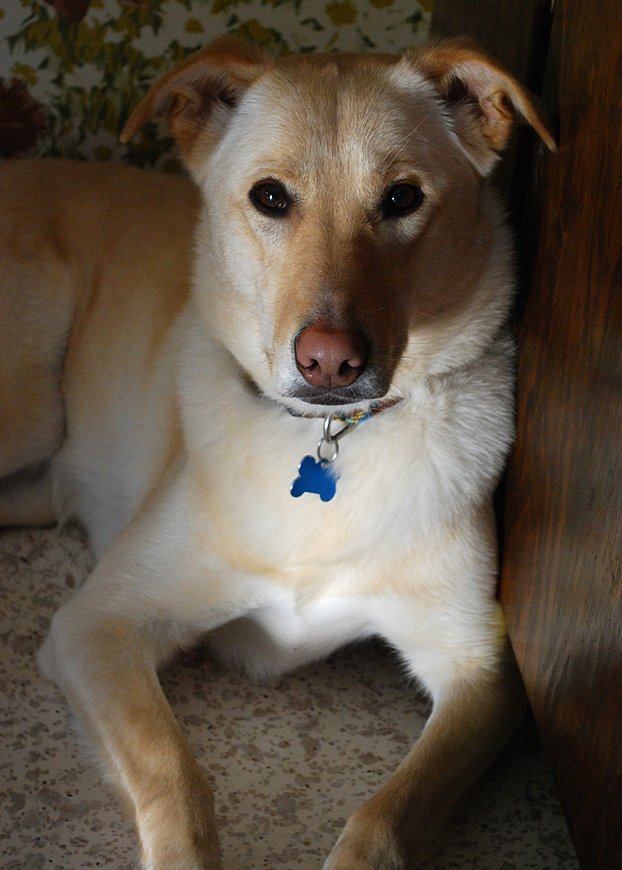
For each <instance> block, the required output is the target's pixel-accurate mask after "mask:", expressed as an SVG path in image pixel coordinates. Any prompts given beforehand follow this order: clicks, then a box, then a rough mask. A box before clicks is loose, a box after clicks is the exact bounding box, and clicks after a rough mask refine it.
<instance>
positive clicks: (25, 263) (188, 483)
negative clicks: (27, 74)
mask: <svg viewBox="0 0 622 870" xmlns="http://www.w3.org/2000/svg"><path fill="white" fill-rule="evenodd" d="M161 113H165V114H166V115H167V116H168V120H169V124H170V127H171V130H172V132H173V134H174V136H175V137H176V139H177V141H178V143H179V146H180V148H181V151H182V154H183V156H184V159H185V162H186V164H187V166H188V168H189V170H190V172H191V173H192V175H193V177H194V180H195V182H196V187H198V190H199V192H200V194H199V193H198V192H197V190H196V187H195V186H194V185H193V184H191V183H190V182H189V181H186V180H184V179H181V178H173V177H164V176H160V175H157V174H152V173H147V172H143V171H140V170H135V169H129V168H122V167H113V166H98V165H74V164H71V163H66V162H63V161H41V162H36V161H32V162H28V161H26V162H15V163H7V164H5V165H3V166H2V167H1V169H0V191H1V205H0V207H1V220H0V252H1V259H2V264H3V268H2V278H1V279H0V280H1V282H2V287H1V295H0V306H1V307H0V315H1V316H0V347H2V367H1V369H0V401H1V411H0V475H2V476H3V479H2V481H1V483H0V522H3V523H8V524H11V523H12V524H25V523H45V522H50V521H54V520H63V519H65V518H67V517H75V518H77V519H78V520H80V521H81V522H82V523H83V524H84V525H85V526H86V528H87V529H88V531H89V534H90V537H91V540H92V543H93V546H94V549H95V551H96V553H97V555H98V556H99V557H100V560H99V564H98V566H97V568H96V569H95V571H94V573H93V575H92V576H91V577H90V579H89V580H88V581H87V582H86V584H85V586H84V587H83V588H82V589H81V590H80V591H79V592H78V593H77V594H76V595H74V597H73V598H72V599H71V600H70V601H69V602H68V603H67V604H65V606H64V607H62V608H61V610H60V611H59V612H58V613H56V615H55V616H54V618H53V620H52V626H51V629H50V633H49V636H48V638H47V640H46V642H45V644H44V646H43V648H42V650H41V653H40V666H41V669H42V671H43V673H44V674H46V675H47V676H49V677H50V678H51V679H53V680H54V681H55V682H56V683H57V684H58V685H59V686H60V687H61V688H62V690H63V691H64V693H65V694H66V696H67V699H68V701H69V703H70V704H71V706H72V708H73V709H74V710H75V712H76V713H77V714H78V715H79V717H80V718H81V719H82V721H83V723H84V725H85V727H86V729H87V731H88V733H89V734H90V735H91V737H92V739H93V741H94V743H95V745H96V747H97V749H98V750H99V751H100V753H101V755H102V757H103V758H104V760H105V762H106V763H107V765H108V767H109V769H110V771H111V773H112V774H113V775H114V777H115V779H116V780H117V781H118V783H119V784H120V786H121V787H122V789H123V790H124V792H125V793H126V795H127V796H128V797H129V799H130V801H131V804H132V806H133V808H134V812H135V816H136V823H137V827H138V831H139V834H140V840H141V845H142V853H143V862H144V866H145V867H147V868H149V870H156V868H157V870H172V868H176V870H191V868H193V870H194V868H210V870H216V868H219V867H221V859H220V855H219V845H218V838H217V834H216V830H215V827H214V820H213V806H212V803H213V802H212V796H211V792H210V789H209V787H208V785H207V784H206V781H205V778H204V775H203V773H202V772H201V770H200V769H199V767H198V765H197V764H196V762H195V761H194V759H193V758H192V757H191V755H190V752H189V750H188V749H187V747H186V745H185V743H184V741H183V739H182V737H181V735H180V732H179V730H178V727H177V725H176V723H175V721H174V719H173V716H172V713H171V711H170V709H169V707H168V705H167V703H166V701H165V699H164V696H163V694H162V691H161V688H160V685H159V683H158V679H157V676H156V668H157V667H158V665H159V664H160V663H161V662H162V661H163V660H164V659H166V657H168V656H170V654H171V653H172V652H173V651H174V650H175V649H177V648H178V647H180V646H184V645H187V644H190V643H191V642H193V641H194V640H195V639H196V638H197V637H198V636H199V635H203V634H204V633H210V636H211V640H212V642H213V644H214V645H215V647H217V649H218V650H219V651H220V652H221V654H223V655H225V656H226V657H228V658H229V659H232V660H234V661H237V662H240V663H242V664H244V665H245V666H246V667H247V668H248V670H249V671H251V672H252V673H254V674H257V675H265V674H275V673H280V672H282V671H284V670H285V669H288V668H292V667H296V666H299V665H302V664H303V663H304V662H307V661H309V660H311V659H314V658H316V657H320V656H325V655H327V654H328V653H330V652H331V651H332V650H334V649H336V648H337V647H339V646H340V645H342V644H345V643H348V642H349V641H353V640H356V639H360V638H366V637H370V636H380V637H382V638H385V639H386V641H387V642H388V643H389V644H391V645H392V646H393V647H394V648H395V649H396V650H397V651H398V652H399V654H400V655H401V657H402V659H403V660H404V662H405V663H406V666H407V668H408V671H409V673H410V674H412V675H414V676H415V677H416V678H417V679H418V680H419V681H420V683H421V684H422V685H423V687H424V688H425V689H426V690H427V692H428V693H429V694H430V696H431V698H432V701H433V713H432V715H431V717H430V720H429V722H428V724H427V727H426V728H425V731H424V733H423V735H422V736H421V738H420V739H419V740H418V741H417V743H416V745H415V747H414V748H413V749H412V751H411V752H410V754H409V755H408V756H407V757H406V759H405V760H404V761H403V763H402V764H401V765H400V767H399V768H398V770H397V771H396V772H395V774H394V775H393V777H392V778H391V779H389V780H388V782H387V783H386V784H385V785H384V786H383V787H382V788H381V789H380V790H379V791H378V792H377V794H376V795H375V796H374V797H373V798H372V799H371V800H370V801H369V802H368V803H367V804H365V806H363V807H362V808H361V809H359V810H358V811H357V812H355V813H354V815H353V816H352V817H351V818H350V820H349V821H348V823H347V825H346V827H345V829H344V832H343V834H342V835H341V837H340V839H339V840H338V842H337V844H336V846H335V848H334V849H333V851H332V852H331V854H330V856H329V857H328V859H327V861H326V863H325V865H324V866H325V868H326V870H364V868H368V870H370V868H373V870H389V868H405V867H413V866H414V865H415V862H416V854H417V852H416V848H417V844H418V843H419V842H420V841H421V840H422V839H423V838H424V836H425V835H426V833H427V832H428V830H429V829H430V827H431V824H432V822H433V821H435V820H436V819H437V818H439V817H441V816H442V815H443V814H444V813H445V812H446V811H447V809H448V808H449V807H450V806H451V804H452V802H453V801H454V800H455V799H456V798H457V797H458V796H459V794H460V793H461V792H462V791H463V790H464V789H465V788H466V787H467V786H468V784H469V783H471V782H472V781H473V780H474V778H475V777H477V776H478V774H479V773H480V772H481V770H482V768H483V767H484V766H485V765H486V764H487V763H488V761H489V760H490V759H491V758H492V756H493V755H494V754H495V753H496V752H497V750H498V748H499V747H500V745H501V744H502V743H503V742H504V741H505V740H506V738H507V736H508V734H509V733H510V731H511V729H512V728H513V727H514V725H515V723H516V721H517V717H518V716H519V715H520V709H521V706H522V703H523V701H522V693H521V690H520V686H519V681H518V680H517V678H516V676H515V671H514V667H513V664H512V661H511V654H510V652H509V649H508V643H507V639H506V636H505V632H504V627H503V619H502V616H501V613H500V610H499V606H498V604H497V602H496V600H495V572H496V567H495V551H496V543H495V534H494V527H493V516H492V511H491V504H490V501H491V492H492V490H493V488H494V486H495V482H496V481H497V479H498V476H499V473H500V470H501V468H502V466H503V462H504V458H505V455H506V452H507V450H508V447H509V445H510V442H511V440H512V345H511V342H510V341H509V340H508V338H507V337H506V335H505V333H504V323H505V321H506V318H507V314H508V308H509V305H510V301H511V295H512V275H511V272H512V269H511V252H510V244H509V242H508V233H507V231H506V229H505V226H504V219H503V213H502V211H501V210H500V208H499V206H498V205H497V203H496V201H495V198H494V196H493V195H492V194H491V192H490V189H489V186H488V183H487V180H486V179H487V177H488V176H489V174H490V172H491V169H492V167H493V165H494V164H495V161H496V159H497V157H498V155H499V153H500V152H501V151H502V150H503V149H504V147H505V145H506V143H507V141H508V138H509V135H510V131H511V127H512V125H513V121H514V120H515V118H516V117H521V118H522V119H523V120H526V121H527V122H528V123H530V124H531V125H532V126H533V127H534V128H535V129H536V130H537V132H538V133H539V135H540V136H541V138H542V139H543V140H544V141H545V143H546V144H547V145H548V146H549V147H551V148H553V147H554V146H553V142H552V140H551V137H550V135H549V133H548V132H547V129H546V127H545V125H544V124H543V122H542V121H541V119H540V117H539V115H538V113H537V111H536V110H535V109H534V107H533V103H532V102H531V101H530V99H529V98H528V97H527V95H526V94H525V92H524V91H523V90H522V89H521V87H520V86H519V85H518V84H517V83H516V82H515V81H514V80H512V79H511V78H510V77H509V76H508V75H507V74H506V73H505V72H504V71H503V70H501V69H500V68H499V67H497V66H496V65H495V64H494V63H493V62H491V61H490V60H489V59H487V58H485V57H483V56H482V55H480V54H478V53H477V52H476V51H474V50H472V49H471V48H468V47H463V46H461V45H458V44H454V43H450V44H441V45H439V46H436V47H431V48H427V49H424V50H421V51H419V52H416V53H415V52H413V53H411V54H407V55H406V56H404V57H403V58H395V57H388V56H366V57H363V56H361V57H359V56H354V55H324V56H303V57H295V58H287V59H284V60H281V61H279V62H274V61H273V60H271V59H270V58H268V57H267V56H266V55H265V54H264V53H263V52H262V51H260V50H259V49H255V48H251V47H249V46H244V45H243V44H240V43H237V42H235V41H232V40H220V41H217V42H216V43H214V44H212V45H211V46H209V47H208V48H207V49H206V50H205V51H204V52H202V53H201V54H199V55H198V56H196V57H194V58H192V59H191V60H190V61H188V62H186V63H185V64H183V65H182V66H181V67H179V68H178V69H176V70H174V71H173V72H171V73H169V75H168V76H166V77H165V78H164V79H163V80H162V82H161V83H160V84H158V85H157V86H156V87H155V88H154V89H153V90H152V91H151V92H150V94H149V95H148V96H147V97H146V98H145V100H144V101H143V102H142V103H141V104H140V106H139V107H138V108H137V109H136V111H135V113H134V115H133V116H132V118H131V119H130V121H129V123H128V126H127V128H126V130H125V132H124V138H125V139H127V138H129V136H131V135H133V134H134V133H136V132H137V131H138V129H139V128H140V127H141V125H142V124H143V123H145V122H146V121H147V120H148V119H149V118H151V117H152V115H154V114H161ZM266 180H269V183H270V184H271V185H277V184H278V185H279V186H278V187H277V188H276V190H277V193H278V192H279V191H282V190H283V189H284V190H285V191H286V194H287V201H286V204H285V206H286V207H285V206H284V208H283V209H282V210H281V211H278V212H277V211H272V212H271V211H270V210H269V209H267V210H266V209H264V211H262V210H261V209H260V208H259V207H258V206H257V203H256V200H253V197H252V196H250V197H249V191H251V190H253V189H254V186H255V185H257V184H258V182H263V183H266ZM397 183H399V184H409V185H411V187H410V188H409V189H408V190H412V189H415V190H418V189H419V188H420V189H421V191H422V192H423V199H422V201H421V202H419V201H417V202H416V203H415V206H416V207H414V208H412V209H411V210H410V211H408V210H406V212H405V213H404V214H399V215H397V216H396V215H395V214H393V213H391V214H389V213H387V212H386V210H385V206H384V205H383V203H386V200H387V191H389V190H391V188H392V186H394V185H395V184H397ZM268 193H269V196H270V195H271V193H272V194H274V187H273V188H272V191H271V193H270V191H268ZM269 196H268V199H269ZM195 226H196V231H195ZM193 237H194V247H193ZM305 330H311V332H310V333H309V332H308V333H307V335H309V334H312V335H315V334H319V336H320V345H321V342H322V341H324V340H325V341H326V342H327V344H328V350H327V349H326V347H324V348H322V347H320V351H319V353H320V354H321V353H323V352H326V353H328V356H329V357H330V354H331V353H333V350H334V347H333V345H331V342H332V341H333V338H334V336H337V342H339V341H342V340H343V341H346V344H347V343H348V342H351V341H354V342H355V344H356V342H358V341H363V350H361V349H360V347H359V346H358V345H357V347H356V348H355V349H356V351H357V354H358V356H357V360H356V365H354V364H353V366H354V368H355V369H356V372H354V375H355V377H354V380H353V381H352V382H351V383H348V384H346V385H345V386H344V385H341V384H339V383H335V382H334V380H330V378H329V381H328V382H326V383H320V384H319V385H318V384H317V383H315V382H314V381H313V377H312V376H311V375H310V374H309V370H308V369H307V367H306V362H303V361H301V359H300V358H299V357H300V346H301V344H300V343H301V341H302V339H301V336H302V335H303V333H304V332H305ZM314 330H315V332H314ZM353 336H355V338H354V339H353V338H352V337H353ZM361 337H362V338H361ZM338 350H339V348H338ZM347 350H348V351H349V350H351V348H347ZM307 362H308V361H307ZM329 362H330V361H329ZM354 368H353V369H352V371H354ZM378 400H382V404H381V405H380V407H379V408H377V409H376V410H377V411H378V413H376V414H375V415H374V416H373V417H372V418H371V419H369V420H367V421H365V422H364V423H361V424H359V425H358V426H355V427H354V428H353V429H352V431H351V432H350V433H349V434H348V435H347V437H345V438H344V439H343V440H342V441H341V444H340V447H341V449H340V451H339V455H338V457H337V459H336V460H335V462H334V469H335V471H336V472H337V474H338V480H337V493H336V495H335V497H334V498H333V499H332V501H330V502H326V503H324V502H323V501H321V500H320V499H319V498H318V497H317V495H315V494H304V495H303V496H302V497H300V498H298V499H296V500H294V499H292V497H291V495H290V492H289V490H290V485H291V483H292V480H293V479H294V477H295V476H296V469H297V466H298V463H299V462H300V460H301V459H302V457H303V456H304V454H306V453H313V452H314V449H315V445H316V443H317V442H318V439H319V438H320V435H321V433H322V426H323V422H322V420H323V417H324V415H325V414H327V413H329V412H338V413H344V414H348V413H350V412H352V411H361V410H362V411H365V410H366V409H367V408H369V407H370V405H371V403H372V402H374V401H376V402H377V401H378ZM336 428H338V426H336Z"/></svg>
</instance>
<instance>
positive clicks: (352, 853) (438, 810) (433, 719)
mask: <svg viewBox="0 0 622 870" xmlns="http://www.w3.org/2000/svg"><path fill="white" fill-rule="evenodd" d="M445 664H447V665H448V666H449V663H448V662H446V663H445ZM448 670H449V671H450V670H452V668H451V666H449V667H448ZM453 670H454V674H453V677H452V678H450V679H447V676H448V674H447V673H446V674H444V675H443V677H442V679H440V680H439V679H437V680H436V685H433V687H432V686H430V688H432V696H433V701H434V707H433V712H432V715H431V716H430V719H429V720H428V722H427V724H426V727H425V729H424V731H423V733H422V735H421V737H420V738H419V739H418V741H417V743H416V744H415V746H414V748H413V749H412V750H411V752H410V753H409V755H408V756H407V757H406V758H405V759H404V761H403V762H402V763H401V764H400V766H399V767H398V769H397V770H396V772H395V774H394V775H393V777H392V778H391V779H390V780H389V781H388V782H387V783H386V784H385V785H384V786H383V787H382V788H381V789H380V790H379V791H378V792H377V793H376V794H375V795H374V796H373V797H372V798H371V799H370V800H369V801H368V802H367V803H366V804H364V805H363V806H362V807H361V808H360V809H358V810H357V811H355V812H354V814H353V815H352V816H351V817H350V819H349V820H348V822H347V824H346V826H345V828H344V831H343V833H342V834H341V836H340V838H339V840H338V841H337V844H336V845H335V847H334V849H333V851H332V852H331V854H330V855H329V857H328V859H327V860H326V863H325V865H324V870H414V868H416V867H417V866H418V864H417V853H418V847H420V846H421V845H422V844H424V843H425V842H427V841H428V840H429V839H430V835H431V834H432V833H434V831H435V829H437V828H438V826H439V824H440V823H441V822H442V821H443V820H444V818H445V817H446V816H447V814H448V812H449V811H450V810H451V808H452V806H453V804H454V803H455V802H456V801H457V800H458V798H459V797H460V796H461V795H462V794H464V792H465V791H466V789H468V788H469V786H471V785H472V784H473V783H474V782H475V781H476V780H477V778H478V777H479V776H480V774H481V773H482V772H483V770H484V769H485V768H486V766H487V765H488V764H489V763H490V762H491V761H492V759H493V758H494V756H495V755H496V754H497V752H498V751H499V750H500V749H501V747H502V746H503V745H504V743H505V742H506V741H507V739H508V737H509V736H510V734H511V733H512V731H513V730H514V728H515V727H516V725H517V723H518V722H519V721H520V717H521V714H522V711H523V709H524V704H525V700H524V695H523V691H522V688H521V685H520V680H519V678H518V675H517V673H516V671H515V666H514V664H513V661H512V657H511V653H510V652H509V650H506V651H505V654H503V656H502V658H501V660H500V661H499V662H497V666H496V667H495V668H490V667H489V666H481V667H468V668H455V669H453ZM431 682H432V681H430V682H429V683H428V685H430V683H431Z"/></svg>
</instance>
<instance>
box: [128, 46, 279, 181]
mask: <svg viewBox="0 0 622 870" xmlns="http://www.w3.org/2000/svg"><path fill="white" fill-rule="evenodd" d="M272 63H273V60H272V57H271V56H270V55H269V54H267V52H265V51H264V50H263V49H260V48H258V47H257V46H254V45H250V44H249V43H246V42H242V41H241V40H238V39H233V38H231V37H227V36H225V37H221V38H219V39H216V40H214V42H211V43H210V44H209V45H208V46H207V47H206V48H204V49H203V50H202V51H200V52H199V53H198V54H195V55H193V56H192V57H190V58H188V60H186V61H184V63H182V64H180V65H179V66H177V67H175V69H173V70H171V72H169V73H168V74H167V75H165V76H164V77H163V78H162V79H160V81H159V82H157V83H156V84H155V85H154V86H153V87H152V88H151V90H150V91H149V92H148V93H147V95H146V96H145V97H143V99H142V100H141V101H140V103H139V104H138V105H137V106H136V108H135V109H134V111H133V112H132V114H131V115H130V117H129V120H128V122H127V124H126V125H125V127H124V128H123V130H122V132H121V136H120V139H121V142H124V143H125V142H128V141H129V140H130V139H131V138H132V136H133V135H134V134H135V133H137V132H138V130H140V128H141V127H142V126H143V125H144V124H146V123H147V121H149V120H150V119H152V118H154V117H156V116H160V115H166V116H167V119H168V124H169V127H170V130H171V132H172V134H173V136H174V137H175V139H176V140H177V143H178V145H179V147H180V148H181V151H182V154H183V155H184V159H185V160H186V163H187V164H188V165H189V166H190V168H192V163H193V161H192V152H193V150H194V147H195V145H196V144H197V139H198V138H199V136H200V134H202V133H204V132H207V133H212V135H214V136H215V135H218V134H219V133H220V132H221V131H222V129H223V127H224V125H225V123H226V120H227V117H228V116H229V113H230V112H231V110H232V108H233V107H234V106H235V104H236V103H237V102H238V100H239V98H240V96H241V95H242V93H243V92H244V91H245V90H246V88H247V87H248V86H249V85H250V84H251V83H252V82H253V81H254V80H255V79H256V78H257V76H259V74H260V73H261V72H262V71H263V70H264V69H266V68H267V67H268V66H270V65H272Z"/></svg>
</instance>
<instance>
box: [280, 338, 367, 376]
mask: <svg viewBox="0 0 622 870" xmlns="http://www.w3.org/2000/svg"><path fill="white" fill-rule="evenodd" d="M367 353H368V344H367V340H366V338H365V336H364V335H362V333H360V332H355V331H354V330H348V329H331V328H329V327H323V326H309V327H307V328H306V329H303V330H302V332H301V333H300V335H299V336H298V339H297V340H296V365H297V366H298V370H299V371H300V373H301V374H302V376H303V377H304V379H305V380H306V381H307V382H308V383H310V384H313V385H314V386H319V387H347V386H350V384H353V383H354V381H355V380H356V379H357V378H358V377H359V375H360V374H361V373H362V372H363V371H364V370H365V366H366V364H367Z"/></svg>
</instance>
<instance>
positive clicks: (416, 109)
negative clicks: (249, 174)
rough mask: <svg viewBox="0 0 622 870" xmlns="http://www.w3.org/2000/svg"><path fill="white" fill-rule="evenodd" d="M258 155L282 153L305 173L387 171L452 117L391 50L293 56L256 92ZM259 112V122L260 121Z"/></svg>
mask: <svg viewBox="0 0 622 870" xmlns="http://www.w3.org/2000/svg"><path fill="white" fill-rule="evenodd" d="M247 108H248V112H246V113H245V114H246V121H247V122H248V123H252V124H253V133H252V138H253V139H254V142H255V144H256V148H255V149H254V156H255V157H257V156H259V155H261V157H266V158H267V157H270V158H275V159H277V160H278V159H282V160H283V161H284V162H286V163H287V164H288V165H291V166H292V167H297V168H298V170H299V171H301V172H303V173H304V174H313V173H314V172H315V171H326V169H327V167H331V168H332V169H334V170H335V171H342V170H343V169H344V168H348V169H349V170H351V168H352V164H353V163H355V164H356V165H357V166H358V167H359V168H360V170H361V171H362V172H363V173H366V172H368V171H374V172H377V171H379V170H380V171H382V167H383V166H384V165H386V166H389V165H390V164H391V163H393V162H394V160H395V159H396V156H398V155H403V154H405V153H407V152H408V150H409V148H410V147H415V146H416V144H417V142H418V141H419V142H421V141H424V140H425V139H426V138H428V137H430V136H431V135H432V131H434V135H435V140H436V141H438V128H439V127H440V126H443V124H444V116H443V113H442V110H441V108H440V106H439V104H438V101H437V100H436V96H435V93H434V90H433V88H432V87H431V85H430V84H429V83H428V82H427V81H426V80H425V79H424V78H423V76H417V75H416V74H413V75H411V76H410V77H409V79H408V82H407V83H406V82H405V80H404V77H403V76H401V75H400V74H399V71H398V70H397V68H396V59H395V58H391V57H389V56H380V57H378V56H374V57H373V58H371V57H370V58H366V57H364V56H357V55H318V56H308V57H306V56H303V57H300V56H299V57H297V58H292V59H289V60H288V62H286V63H284V64H282V65H277V66H276V67H275V68H274V69H273V70H270V71H269V72H268V73H266V75H264V76H263V77H262V78H261V79H260V80H259V81H258V82H257V83H256V85H255V86H254V87H253V88H252V89H251V92H250V93H249V95H248V104H247ZM258 119H259V121H258Z"/></svg>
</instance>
